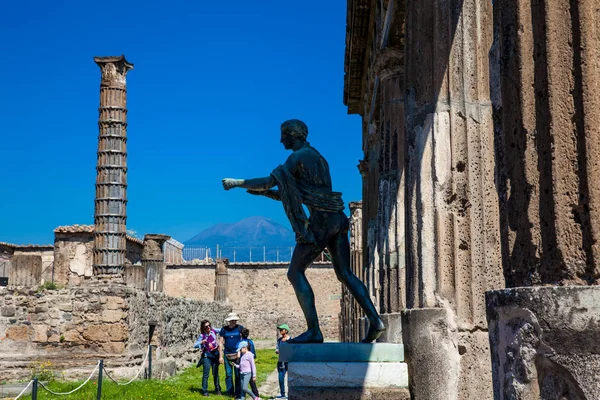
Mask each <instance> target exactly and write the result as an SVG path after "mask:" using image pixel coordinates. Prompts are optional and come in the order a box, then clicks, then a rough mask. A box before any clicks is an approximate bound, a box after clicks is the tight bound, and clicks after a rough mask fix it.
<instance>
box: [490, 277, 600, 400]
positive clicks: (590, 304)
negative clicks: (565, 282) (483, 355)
mask: <svg viewBox="0 0 600 400" xmlns="http://www.w3.org/2000/svg"><path fill="white" fill-rule="evenodd" d="M486 307H487V318H488V324H489V339H490V349H491V353H492V375H493V379H494V398H495V399H496V400H500V399H522V400H529V399H536V400H538V399H539V400H555V399H558V398H561V399H563V398H564V399H573V400H580V399H595V398H597V397H598V393H600V287H598V286H562V287H556V286H552V287H526V288H512V289H504V290H496V291H490V292H487V293H486Z"/></svg>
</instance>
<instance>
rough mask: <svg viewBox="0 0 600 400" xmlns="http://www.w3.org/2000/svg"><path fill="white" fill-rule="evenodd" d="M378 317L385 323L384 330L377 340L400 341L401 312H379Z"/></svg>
mask: <svg viewBox="0 0 600 400" xmlns="http://www.w3.org/2000/svg"><path fill="white" fill-rule="evenodd" d="M380 318H381V320H382V321H383V323H384V324H385V332H383V334H381V336H379V339H377V342H378V343H379V342H382V343H402V313H389V314H381V315H380Z"/></svg>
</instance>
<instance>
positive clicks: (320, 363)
mask: <svg viewBox="0 0 600 400" xmlns="http://www.w3.org/2000/svg"><path fill="white" fill-rule="evenodd" d="M279 350H280V354H279V359H280V361H285V362H288V363H289V364H288V392H289V398H290V400H301V399H311V400H314V399H320V400H326V399H340V398H343V399H353V400H354V399H356V400H359V399H360V400H367V399H399V400H402V399H407V400H408V399H410V394H409V392H408V371H407V365H406V363H404V347H403V345H401V344H392V343H376V344H364V343H322V344H287V343H284V344H282V345H281V346H280V348H279Z"/></svg>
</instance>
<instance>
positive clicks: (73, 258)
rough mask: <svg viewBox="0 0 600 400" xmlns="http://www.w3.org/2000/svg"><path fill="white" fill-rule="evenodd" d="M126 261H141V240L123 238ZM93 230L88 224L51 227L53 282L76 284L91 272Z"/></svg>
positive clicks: (89, 276)
mask: <svg viewBox="0 0 600 400" xmlns="http://www.w3.org/2000/svg"><path fill="white" fill-rule="evenodd" d="M126 239H127V240H126V245H127V246H126V253H125V265H127V266H128V265H136V264H139V263H141V260H142V251H143V248H144V245H143V242H142V241H141V240H139V239H137V238H134V237H131V236H127V238H126ZM93 249H94V231H93V226H91V225H74V226H68V227H58V228H57V229H55V230H54V282H56V283H58V284H60V285H65V286H79V285H82V284H84V283H85V281H86V280H89V279H90V278H91V277H92V276H93V274H94V268H93Z"/></svg>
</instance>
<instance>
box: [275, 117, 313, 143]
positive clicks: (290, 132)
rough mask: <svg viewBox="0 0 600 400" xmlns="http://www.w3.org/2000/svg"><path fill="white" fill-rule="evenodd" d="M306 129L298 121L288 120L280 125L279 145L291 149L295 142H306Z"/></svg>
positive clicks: (304, 125) (302, 123) (303, 124)
mask: <svg viewBox="0 0 600 400" xmlns="http://www.w3.org/2000/svg"><path fill="white" fill-rule="evenodd" d="M307 137H308V127H307V126H306V124H305V123H304V122H302V121H300V120H299V119H289V120H287V121H285V122H284V123H283V124H281V143H282V144H283V147H285V148H286V149H288V150H289V149H291V148H292V147H293V146H294V143H296V142H297V141H301V142H306V138H307Z"/></svg>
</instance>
